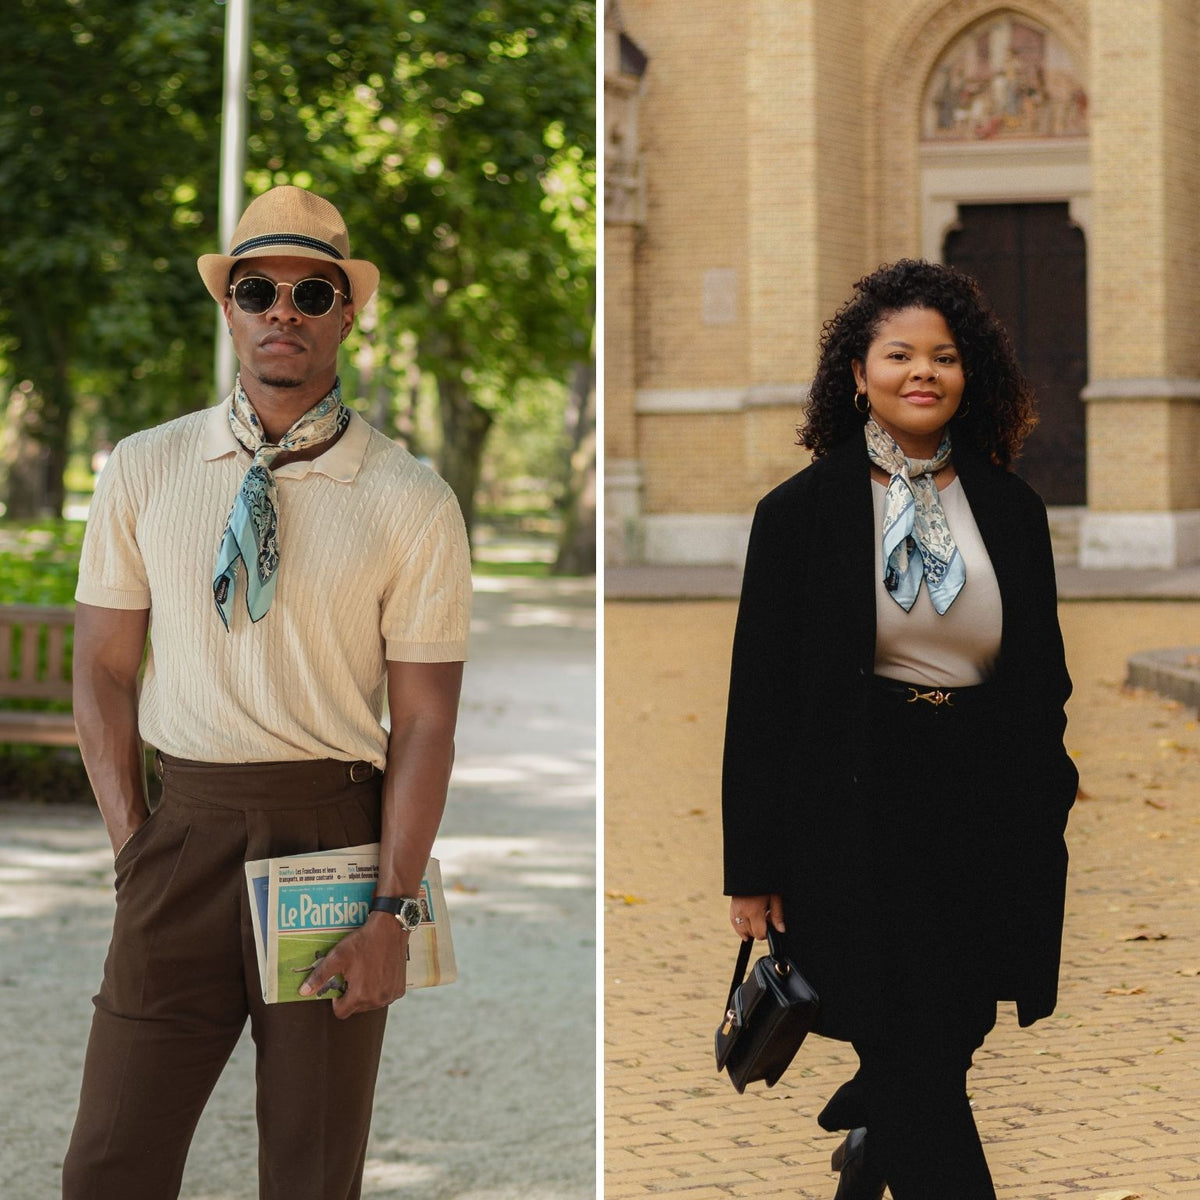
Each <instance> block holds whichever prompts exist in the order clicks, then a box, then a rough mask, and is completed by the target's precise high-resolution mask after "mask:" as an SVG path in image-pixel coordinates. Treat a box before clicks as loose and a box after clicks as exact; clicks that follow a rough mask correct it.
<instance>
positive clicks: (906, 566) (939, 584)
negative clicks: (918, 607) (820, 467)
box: [865, 417, 967, 616]
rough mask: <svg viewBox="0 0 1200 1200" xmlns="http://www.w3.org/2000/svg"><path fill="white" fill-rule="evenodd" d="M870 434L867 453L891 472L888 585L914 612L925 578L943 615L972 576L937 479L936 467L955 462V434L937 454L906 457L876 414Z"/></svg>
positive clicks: (886, 516) (886, 508)
mask: <svg viewBox="0 0 1200 1200" xmlns="http://www.w3.org/2000/svg"><path fill="white" fill-rule="evenodd" d="M865 433H866V437H867V454H868V455H870V458H871V461H872V462H873V463H874V464H875V465H876V466H877V467H879V468H880V469H881V470H882V471H885V472H886V473H887V474H888V476H889V477H890V482H889V483H888V488H887V497H886V498H885V500H884V505H883V586H884V587H885V588H887V590H888V592H889V593H890V594H891V597H892V599H893V600H895V602H896V603H897V604H898V605H900V607H901V608H902V609H904V611H905V612H911V611H912V606H913V604H914V603H916V599H917V592H919V591H920V590H921V579H922V577H924V579H925V585H926V586H927V587H928V588H929V599H930V600H931V601H932V602H933V607H934V610H935V611H936V612H937V614H938V616H942V615H943V614H944V613H945V612H946V610H947V609H948V608H949V607H950V605H951V604H953V603H954V599H955V597H956V596H957V595H958V593H959V592H960V591H962V586H963V584H964V583H965V582H966V579H967V569H966V567H965V566H964V565H963V560H962V555H961V554H959V552H958V547H957V546H956V545H955V544H954V537H953V535H952V534H951V533H950V526H949V525H948V524H947V523H946V512H945V509H943V508H942V502H941V501H940V500H939V499H938V489H937V484H936V483H935V482H934V481H933V472H934V471H938V470H940V469H941V468H942V467H944V466H945V465H946V464H947V463H948V462H949V461H950V435H949V433H946V434H945V435H943V437H942V442H941V445H940V446H938V449H937V453H936V454H935V455H934V456H933V457H932V458H918V459H913V458H905V456H904V451H903V450H901V449H900V447H899V446H897V445H896V443H895V441H894V440H893V439H892V436H891V434H889V433H888V432H887V431H886V430H884V429H882V428H881V427H880V426H879V425H878V424H877V423H876V421H875V418H874V417H871V418H870V419H869V420H868V421H867V424H866V427H865Z"/></svg>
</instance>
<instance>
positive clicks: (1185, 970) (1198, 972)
mask: <svg viewBox="0 0 1200 1200" xmlns="http://www.w3.org/2000/svg"><path fill="white" fill-rule="evenodd" d="M1175 974H1176V975H1189V976H1191V977H1192V978H1193V979H1194V978H1196V977H1197V976H1200V967H1180V968H1179V970H1178V971H1176V972H1175Z"/></svg>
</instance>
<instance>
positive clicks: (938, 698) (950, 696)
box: [907, 687, 954, 708]
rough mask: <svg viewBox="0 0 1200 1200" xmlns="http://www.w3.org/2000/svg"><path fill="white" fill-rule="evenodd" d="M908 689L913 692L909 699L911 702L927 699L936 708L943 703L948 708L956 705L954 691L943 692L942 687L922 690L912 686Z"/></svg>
mask: <svg viewBox="0 0 1200 1200" xmlns="http://www.w3.org/2000/svg"><path fill="white" fill-rule="evenodd" d="M908 690H909V691H910V692H912V695H911V696H909V698H908V701H907V702H908V703H909V704H916V702H917V701H918V700H927V701H928V702H929V703H930V704H932V705H933V707H934V708H940V707H941V706H942V705H943V704H944V705H946V707H947V708H953V707H954V693H953V692H943V691H942V689H941V688H931V689H930V690H929V691H928V692H922V691H920V690H919V689H918V688H915V687H910V688H909V689H908Z"/></svg>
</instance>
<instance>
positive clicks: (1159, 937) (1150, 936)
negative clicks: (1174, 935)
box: [1120, 933, 1170, 942]
mask: <svg viewBox="0 0 1200 1200" xmlns="http://www.w3.org/2000/svg"><path fill="white" fill-rule="evenodd" d="M1169 936H1170V934H1166V933H1130V934H1127V935H1126V936H1125V937H1123V938H1121V939H1120V940H1121V941H1123V942H1165V941H1166V940H1167V938H1168V937H1169Z"/></svg>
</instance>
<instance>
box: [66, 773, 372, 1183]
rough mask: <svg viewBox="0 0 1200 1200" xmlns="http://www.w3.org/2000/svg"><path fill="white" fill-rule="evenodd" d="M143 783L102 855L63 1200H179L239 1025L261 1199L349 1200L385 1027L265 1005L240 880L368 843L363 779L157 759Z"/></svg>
mask: <svg viewBox="0 0 1200 1200" xmlns="http://www.w3.org/2000/svg"><path fill="white" fill-rule="evenodd" d="M159 771H160V774H161V775H162V779H163V799H162V802H161V804H160V805H159V806H158V808H157V809H156V810H155V811H154V814H153V815H152V816H151V817H150V819H149V820H148V821H147V822H146V823H145V824H144V825H143V826H142V827H141V828H140V829H139V830H138V831H137V833H135V834H134V835H133V837H132V838H131V839H130V841H129V843H128V844H127V845H126V846H124V847H122V849H121V852H120V853H119V854H118V856H117V862H116V891H117V911H116V917H115V921H114V925H113V937H112V943H111V945H110V946H109V951H108V958H107V960H106V962H105V964H104V980H103V983H102V984H101V987H100V992H99V994H98V995H97V996H96V997H95V1006H96V1011H95V1015H94V1017H93V1021H92V1031H91V1038H90V1040H89V1042H88V1049H87V1057H86V1060H85V1063H84V1072H83V1087H82V1091H81V1094H80V1100H79V1113H78V1116H77V1117H76V1122H75V1130H74V1133H73V1135H72V1138H71V1145H70V1149H69V1151H68V1153H67V1157H66V1161H65V1162H64V1164H63V1197H64V1200H172V1198H173V1197H176V1196H178V1194H179V1187H180V1182H181V1179H182V1176H183V1167H184V1161H185V1159H186V1157H187V1152H188V1146H189V1144H190V1142H191V1138H192V1134H193V1132H194V1130H195V1128H196V1123H197V1121H198V1120H199V1118H200V1113H201V1111H202V1109H203V1108H204V1105H205V1103H206V1101H207V1100H208V1097H209V1094H210V1093H211V1091H212V1089H213V1086H214V1085H215V1083H216V1081H217V1077H218V1076H219V1075H220V1073H221V1071H222V1069H223V1068H224V1066H225V1063H226V1062H227V1061H228V1059H229V1055H230V1054H231V1053H232V1051H233V1048H234V1045H235V1044H236V1042H237V1040H238V1037H239V1035H240V1034H241V1031H242V1028H243V1026H244V1025H245V1022H246V1018H247V1017H249V1018H250V1028H251V1033H252V1035H253V1038H254V1043H255V1049H256V1080H257V1087H258V1108H257V1115H258V1130H259V1195H260V1197H261V1198H262V1200H283V1198H284V1197H287V1200H357V1197H358V1196H359V1194H360V1191H361V1186H362V1170H363V1160H364V1156H365V1154H366V1144H367V1133H368V1129H369V1126H370V1121H371V1105H372V1100H373V1098H374V1092H375V1076H376V1072H377V1070H378V1065H379V1052H380V1048H381V1045H382V1042H383V1030H384V1023H385V1021H386V1017H387V1010H386V1009H381V1010H379V1011H376V1012H371V1013H364V1014H359V1015H357V1016H354V1017H350V1018H349V1019H347V1020H345V1021H339V1020H338V1019H337V1018H336V1017H335V1016H334V1015H333V1009H332V1005H331V1004H330V1003H329V1002H327V1001H325V1000H321V1001H319V1002H318V1001H312V1002H308V1001H302V1002H297V1003H287V1004H272V1005H266V1004H264V1003H263V1001H262V991H261V985H260V983H259V978H258V963H257V958H256V955H255V948H254V931H253V927H252V925H251V921H250V909H249V902H248V898H247V894H246V877H245V872H244V869H243V864H244V863H245V862H247V861H248V860H252V859H256V858H267V857H273V856H277V855H283V854H296V853H301V852H304V851H309V850H325V849H334V848H337V847H340V846H349V845H356V844H358V843H361V842H372V841H376V840H378V838H379V830H380V795H381V787H380V777H379V774H378V772H376V771H375V770H374V769H373V768H370V767H368V766H367V764H364V763H348V762H339V761H336V760H332V759H324V760H316V761H311V762H290V763H251V764H223V763H193V762H186V761H183V760H180V759H171V758H167V757H166V756H160V760H159ZM363 777H365V778H363ZM359 779H361V780H362V781H361V782H358V781H357V780H359ZM299 983H300V980H299V979H298V980H297V986H299Z"/></svg>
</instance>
